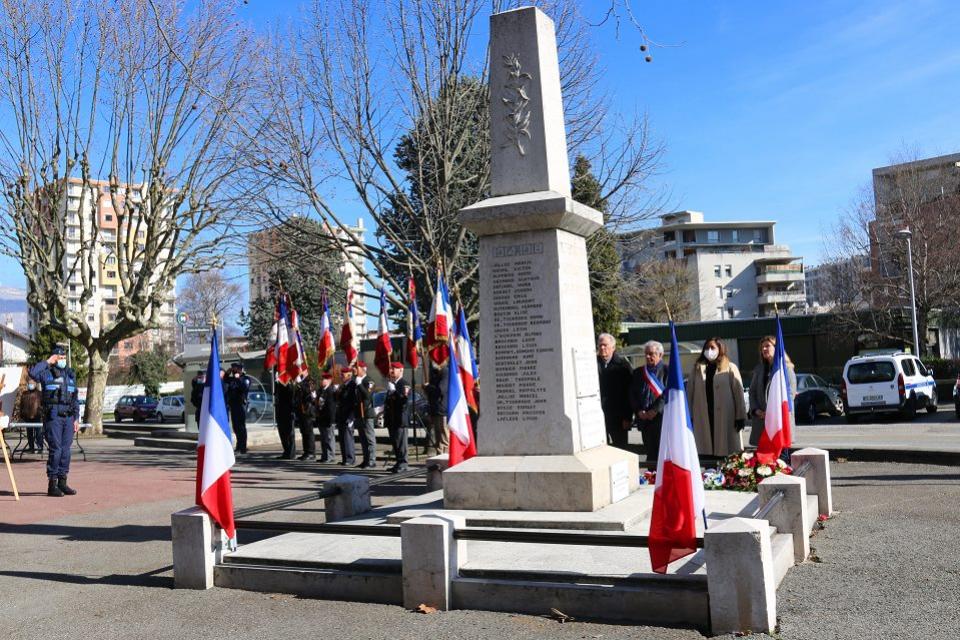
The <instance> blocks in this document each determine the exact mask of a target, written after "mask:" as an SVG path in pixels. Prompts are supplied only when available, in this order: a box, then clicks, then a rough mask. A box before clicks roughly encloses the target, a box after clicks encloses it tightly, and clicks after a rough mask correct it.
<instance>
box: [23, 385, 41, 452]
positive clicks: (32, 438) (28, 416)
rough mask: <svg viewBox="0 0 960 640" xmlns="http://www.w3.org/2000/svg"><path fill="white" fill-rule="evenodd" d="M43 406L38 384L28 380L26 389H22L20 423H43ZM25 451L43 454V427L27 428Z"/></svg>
mask: <svg viewBox="0 0 960 640" xmlns="http://www.w3.org/2000/svg"><path fill="white" fill-rule="evenodd" d="M41 404H42V398H41V394H40V389H39V388H38V387H37V383H36V382H34V381H33V380H32V379H28V380H27V386H26V388H25V389H24V388H21V389H20V405H19V406H20V414H19V415H20V422H42V421H43V412H42V411H41V410H40V409H41ZM24 451H26V453H34V452H37V453H43V427H27V448H26V449H25V450H24Z"/></svg>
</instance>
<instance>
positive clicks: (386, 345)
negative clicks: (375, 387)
mask: <svg viewBox="0 0 960 640" xmlns="http://www.w3.org/2000/svg"><path fill="white" fill-rule="evenodd" d="M392 354H393V345H391V344H390V330H389V328H388V327H387V294H386V292H385V291H384V290H383V287H382V286H381V287H380V319H379V322H378V324H377V346H376V348H375V349H374V355H373V364H375V365H377V369H379V370H380V373H382V374H383V375H384V376H386V375H388V374H389V373H390V356H391V355H392Z"/></svg>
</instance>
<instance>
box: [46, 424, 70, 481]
mask: <svg viewBox="0 0 960 640" xmlns="http://www.w3.org/2000/svg"><path fill="white" fill-rule="evenodd" d="M56 412H57V410H56V409H54V410H53V413H54V415H53V416H51V417H48V418H47V419H46V420H45V421H44V422H43V433H44V435H45V436H46V438H47V477H48V478H58V477H60V478H65V477H66V476H67V474H68V473H70V447H71V446H72V445H73V416H58V415H56Z"/></svg>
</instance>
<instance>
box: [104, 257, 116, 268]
mask: <svg viewBox="0 0 960 640" xmlns="http://www.w3.org/2000/svg"><path fill="white" fill-rule="evenodd" d="M106 263H107V264H108V265H111V266H112V265H115V264H117V256H107V260H106Z"/></svg>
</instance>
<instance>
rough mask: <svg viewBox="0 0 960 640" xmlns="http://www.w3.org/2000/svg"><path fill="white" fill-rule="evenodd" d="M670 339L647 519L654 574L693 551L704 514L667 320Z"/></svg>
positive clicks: (693, 442) (677, 355)
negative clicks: (650, 504)
mask: <svg viewBox="0 0 960 640" xmlns="http://www.w3.org/2000/svg"><path fill="white" fill-rule="evenodd" d="M670 339H671V341H672V344H671V350H670V369H669V372H668V373H667V389H666V396H667V397H666V402H665V403H664V406H663V427H662V428H661V432H660V459H659V461H658V462H657V484H656V488H655V489H654V492H653V513H652V514H651V517H650V536H649V548H650V564H651V565H653V570H654V571H656V572H657V573H666V572H667V565H669V564H670V563H671V562H673V561H674V560H679V559H680V558H683V557H684V556H688V555H690V554H691V553H694V552H695V551H696V550H697V516H698V515H700V514H704V508H703V476H702V475H701V474H700V458H699V456H698V455H697V443H696V440H694V437H693V424H692V423H691V422H690V408H689V407H688V406H687V393H686V391H685V390H684V385H683V372H682V371H681V366H680V348H679V347H678V346H677V332H676V330H675V329H674V326H673V322H672V321H671V322H670ZM704 521H706V516H705V515H704Z"/></svg>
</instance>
